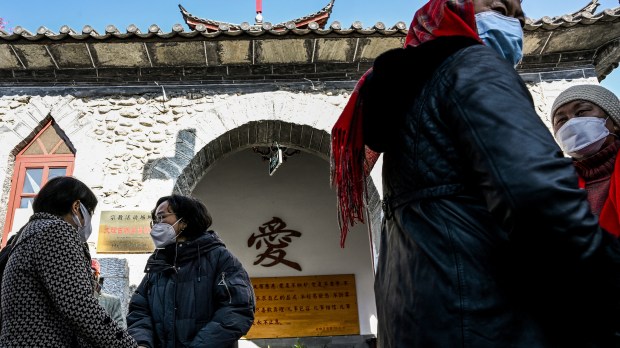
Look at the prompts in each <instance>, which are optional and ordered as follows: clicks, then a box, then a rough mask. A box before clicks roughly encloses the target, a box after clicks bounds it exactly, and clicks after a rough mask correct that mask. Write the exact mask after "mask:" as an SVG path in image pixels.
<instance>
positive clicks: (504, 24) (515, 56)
mask: <svg viewBox="0 0 620 348" xmlns="http://www.w3.org/2000/svg"><path fill="white" fill-rule="evenodd" d="M476 26H477V27H478V36H480V39H481V40H482V42H484V44H485V45H487V46H489V47H491V48H492V49H494V50H495V51H496V52H497V53H499V55H500V56H502V57H504V58H505V59H506V60H507V61H509V62H510V63H512V64H513V65H514V66H517V64H519V62H520V61H521V58H522V57H523V29H521V22H519V20H518V19H516V18H512V17H506V16H503V15H501V14H499V13H497V12H495V11H485V12H480V13H477V14H476Z"/></svg>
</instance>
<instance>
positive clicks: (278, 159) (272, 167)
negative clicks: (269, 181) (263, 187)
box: [269, 143, 284, 176]
mask: <svg viewBox="0 0 620 348" xmlns="http://www.w3.org/2000/svg"><path fill="white" fill-rule="evenodd" d="M283 161H284V160H283V158H282V149H281V148H280V146H278V144H277V143H276V150H275V151H272V152H271V156H270V157H269V176H272V175H273V173H275V171H276V169H278V167H279V166H280V165H281V164H282V162H283Z"/></svg>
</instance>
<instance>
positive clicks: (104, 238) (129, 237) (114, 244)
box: [97, 211, 155, 254]
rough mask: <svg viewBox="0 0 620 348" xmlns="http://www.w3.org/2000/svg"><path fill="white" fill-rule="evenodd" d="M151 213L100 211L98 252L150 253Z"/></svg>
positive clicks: (152, 246)
mask: <svg viewBox="0 0 620 348" xmlns="http://www.w3.org/2000/svg"><path fill="white" fill-rule="evenodd" d="M150 222H151V213H150V212H148V211H102V212H101V222H100V224H99V238H98V241H97V252H98V253H115V254H126V253H150V252H153V250H154V249H155V246H154V245H153V240H152V239H151V236H150V232H151V227H150Z"/></svg>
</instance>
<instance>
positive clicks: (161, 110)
mask: <svg viewBox="0 0 620 348" xmlns="http://www.w3.org/2000/svg"><path fill="white" fill-rule="evenodd" d="M590 70H592V69H591V68H587V69H574V70H571V71H568V72H566V73H565V74H564V75H562V74H560V73H557V72H556V73H554V74H553V75H548V76H547V75H544V74H543V73H527V74H522V76H524V80H525V81H526V82H527V83H528V87H529V89H530V91H531V93H532V96H533V98H534V101H535V105H536V110H537V112H538V113H539V115H540V116H541V119H542V120H543V121H544V122H545V124H546V125H547V126H548V127H550V121H549V115H548V114H549V110H550V108H551V104H552V102H553V100H554V99H555V97H556V96H557V95H558V94H559V93H560V92H561V91H562V90H564V89H565V88H567V87H568V86H570V85H573V84H578V83H595V84H596V83H598V82H597V80H596V78H595V77H592V76H591V75H592V74H591V71H590ZM566 74H568V75H566ZM562 76H570V77H575V78H572V79H570V80H568V79H563V78H562ZM119 88H121V89H122V88H123V87H119ZM313 88H314V86H313ZM106 90H109V88H107V89H106ZM349 91H350V90H345V89H317V90H315V91H303V92H301V91H273V92H264V91H258V92H256V91H252V90H248V91H246V92H244V93H228V94H226V93H222V94H214V93H212V92H204V91H203V92H195V91H193V90H192V91H190V90H189V89H188V90H187V91H183V90H181V91H175V92H168V93H167V92H166V91H165V90H164V88H162V91H161V93H156V94H155V93H143V94H136V95H129V96H128V95H127V91H126V90H123V93H119V94H115V95H104V96H96V95H97V93H93V95H92V96H80V97H75V96H71V95H56V96H50V95H16V96H9V95H5V96H2V97H0V182H1V183H2V190H1V192H2V196H1V197H0V226H3V225H4V220H5V216H6V206H7V203H8V193H9V189H10V184H11V183H10V180H11V177H12V171H13V161H14V155H15V154H16V153H17V152H18V151H19V150H21V149H22V148H23V147H24V146H25V145H26V144H27V142H28V141H29V140H30V139H31V137H32V136H33V135H34V133H36V131H37V129H38V128H40V127H41V126H42V125H43V123H44V122H45V120H46V119H49V117H52V118H53V119H54V120H55V121H56V122H57V123H58V124H59V126H60V127H61V128H62V130H63V131H64V132H65V133H66V134H67V136H68V138H69V140H70V141H71V143H72V144H73V146H74V147H75V148H76V149H77V154H76V160H75V169H74V175H75V176H76V177H78V178H79V179H81V180H83V181H84V182H85V183H86V184H88V185H89V186H90V187H91V188H92V189H93V191H94V192H95V194H96V195H97V197H98V198H99V200H100V203H99V206H98V210H134V209H135V210H150V209H152V205H153V203H154V202H155V201H156V200H157V198H158V197H160V196H162V195H165V194H169V193H171V192H175V191H176V192H181V193H190V192H191V191H192V189H193V187H194V186H195V185H196V183H198V182H199V181H200V179H201V177H202V175H203V174H204V173H205V172H206V171H208V169H209V166H210V165H212V164H214V163H215V162H216V161H217V159H218V158H222V157H223V156H227V155H228V154H231V153H234V152H235V151H237V150H241V149H244V148H249V147H252V146H256V145H263V146H265V145H271V144H272V142H273V141H279V142H280V144H281V145H283V146H292V147H297V148H301V149H304V150H305V151H309V152H312V153H314V154H316V155H318V156H322V157H324V158H327V157H328V156H329V142H330V141H329V140H330V139H329V138H330V137H329V133H330V131H331V127H332V126H333V124H334V122H335V121H336V119H337V117H338V116H339V114H340V112H341V110H342V109H343V108H344V106H345V104H346V102H347V101H348V97H349ZM119 92H120V91H119ZM515 112H516V111H515V110H511V111H509V113H510V114H512V113H515ZM507 115H509V114H507ZM379 163H380V162H379ZM371 178H372V181H373V182H374V183H375V185H370V186H371V193H372V194H371V209H370V214H371V217H370V221H371V222H372V229H373V234H374V238H373V248H374V250H375V257H376V256H377V253H376V252H377V251H378V248H379V244H378V238H377V236H378V233H376V231H378V230H379V226H380V219H381V210H380V203H381V202H380V197H381V174H380V170H379V168H375V170H373V172H372V175H371ZM95 215H96V216H95V217H94V220H93V225H94V226H97V225H98V224H99V221H98V215H97V214H95ZM91 240H92V238H91ZM91 245H92V247H93V249H94V247H95V243H92V242H91ZM93 255H97V254H96V250H93ZM143 261H144V260H142V259H140V261H139V262H143ZM139 268H141V267H139Z"/></svg>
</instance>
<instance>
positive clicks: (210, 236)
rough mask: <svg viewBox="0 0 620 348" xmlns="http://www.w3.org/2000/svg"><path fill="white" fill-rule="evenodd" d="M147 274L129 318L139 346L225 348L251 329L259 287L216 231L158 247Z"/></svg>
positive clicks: (149, 263) (135, 297) (131, 303)
mask: <svg viewBox="0 0 620 348" xmlns="http://www.w3.org/2000/svg"><path fill="white" fill-rule="evenodd" d="M175 260H176V261H175ZM145 272H146V275H145V277H144V279H143V280H142V283H141V284H140V285H139V286H138V289H137V290H136V292H135V293H134V295H133V296H132V298H131V302H130V303H129V314H128V316H127V326H128V330H129V333H130V334H131V335H132V336H133V337H134V338H135V339H136V341H138V344H140V345H143V346H146V347H150V348H172V347H176V348H180V347H201V348H206V347H217V348H226V347H233V346H236V342H237V340H238V339H239V338H240V337H241V336H243V335H245V334H246V333H247V332H248V331H249V330H250V327H251V326H252V322H253V321H254V310H255V298H254V289H253V288H252V284H251V282H250V278H249V276H248V274H247V272H246V271H245V269H244V268H243V266H242V265H241V263H240V262H239V260H237V258H236V257H235V256H234V255H232V254H231V253H230V251H228V249H226V247H225V246H224V243H222V241H221V240H220V239H219V237H218V236H217V234H216V233H215V232H213V231H209V232H207V233H205V234H204V235H203V236H201V237H199V238H197V239H195V240H192V241H187V242H182V243H177V244H172V245H169V246H167V247H166V248H165V249H158V250H156V251H155V253H154V254H153V255H152V256H151V257H150V258H149V260H148V262H147V265H146V269H145Z"/></svg>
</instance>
